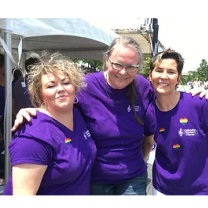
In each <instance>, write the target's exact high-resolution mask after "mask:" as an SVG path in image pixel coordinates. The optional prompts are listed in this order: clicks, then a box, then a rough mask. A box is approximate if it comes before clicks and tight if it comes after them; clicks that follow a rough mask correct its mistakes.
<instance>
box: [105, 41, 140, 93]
mask: <svg viewBox="0 0 208 208" xmlns="http://www.w3.org/2000/svg"><path fill="white" fill-rule="evenodd" d="M110 59H111V61H112V62H118V63H121V64H124V65H137V64H138V63H139V61H140V59H139V55H138V53H137V52H136V51H135V50H134V49H133V48H132V47H130V46H125V45H123V44H120V45H119V46H118V47H116V48H115V49H114V50H113V51H112V53H111V55H110ZM111 61H110V60H109V57H108V56H106V66H107V73H108V76H107V81H108V83H109V84H110V85H111V87H113V88H114V89H123V88H125V87H126V86H128V85H129V84H130V83H131V82H132V81H133V80H134V78H135V76H136V74H137V70H136V71H134V72H133V73H132V72H131V73H129V72H127V71H126V69H125V68H124V69H122V70H115V69H114V68H113V65H112V63H111Z"/></svg>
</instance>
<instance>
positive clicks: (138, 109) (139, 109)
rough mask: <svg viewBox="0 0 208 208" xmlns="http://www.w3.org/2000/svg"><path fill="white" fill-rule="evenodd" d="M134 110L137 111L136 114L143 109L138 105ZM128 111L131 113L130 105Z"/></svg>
mask: <svg viewBox="0 0 208 208" xmlns="http://www.w3.org/2000/svg"><path fill="white" fill-rule="evenodd" d="M134 110H135V112H139V111H141V107H140V106H138V105H135V107H134ZM127 111H128V112H131V106H130V105H129V106H128V108H127Z"/></svg>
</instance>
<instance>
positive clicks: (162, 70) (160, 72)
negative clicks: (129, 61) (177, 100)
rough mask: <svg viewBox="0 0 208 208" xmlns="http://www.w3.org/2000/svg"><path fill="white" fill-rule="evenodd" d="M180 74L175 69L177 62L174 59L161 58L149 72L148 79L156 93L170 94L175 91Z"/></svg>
mask: <svg viewBox="0 0 208 208" xmlns="http://www.w3.org/2000/svg"><path fill="white" fill-rule="evenodd" d="M179 80H180V75H179V74H178V70H177V63H176V61H175V60H174V59H163V60H162V61H161V62H160V63H157V64H156V65H155V67H154V69H153V70H152V72H150V81H151V83H152V86H153V88H154V89H155V91H156V93H159V94H170V93H173V92H175V91H176V85H177V84H178V83H179Z"/></svg>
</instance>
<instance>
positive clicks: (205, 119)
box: [153, 92, 208, 195]
mask: <svg viewBox="0 0 208 208" xmlns="http://www.w3.org/2000/svg"><path fill="white" fill-rule="evenodd" d="M153 106H154V108H155V114H156V119H157V128H156V131H157V132H156V134H155V140H156V143H157V150H156V158H155V162H154V165H153V185H154V187H155V188H156V189H157V190H158V191H160V192H161V193H163V194H166V195H203V194H205V195H207V194H208V136H207V133H208V116H207V114H208V102H207V101H206V100H205V99H203V100H200V98H199V97H198V96H196V97H192V96H191V95H190V94H188V93H182V92H181V97H180V101H179V103H178V104H177V105H176V107H175V108H173V109H172V110H170V111H167V112H162V111H160V110H159V109H158V108H157V106H156V105H155V103H154V104H153Z"/></svg>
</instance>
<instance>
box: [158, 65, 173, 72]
mask: <svg viewBox="0 0 208 208" xmlns="http://www.w3.org/2000/svg"><path fill="white" fill-rule="evenodd" d="M156 69H164V68H163V67H159V66H158V67H156ZM166 69H167V70H173V71H177V69H172V68H166Z"/></svg>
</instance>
